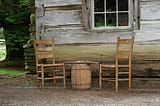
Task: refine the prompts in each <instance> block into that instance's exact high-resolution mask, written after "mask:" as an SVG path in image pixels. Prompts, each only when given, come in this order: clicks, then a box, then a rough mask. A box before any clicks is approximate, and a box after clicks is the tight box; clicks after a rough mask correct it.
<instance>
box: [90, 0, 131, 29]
mask: <svg viewBox="0 0 160 106" xmlns="http://www.w3.org/2000/svg"><path fill="white" fill-rule="evenodd" d="M91 4H92V24H91V26H92V29H130V28H131V21H132V19H131V6H130V0H92V2H91Z"/></svg>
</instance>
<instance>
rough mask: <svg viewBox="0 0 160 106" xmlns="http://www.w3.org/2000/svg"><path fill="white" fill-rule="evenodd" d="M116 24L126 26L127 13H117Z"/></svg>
mask: <svg viewBox="0 0 160 106" xmlns="http://www.w3.org/2000/svg"><path fill="white" fill-rule="evenodd" d="M118 26H128V13H119V14H118Z"/></svg>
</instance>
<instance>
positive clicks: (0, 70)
mask: <svg viewBox="0 0 160 106" xmlns="http://www.w3.org/2000/svg"><path fill="white" fill-rule="evenodd" d="M0 74H7V75H11V76H14V75H24V74H25V71H23V70H15V69H7V68H0Z"/></svg>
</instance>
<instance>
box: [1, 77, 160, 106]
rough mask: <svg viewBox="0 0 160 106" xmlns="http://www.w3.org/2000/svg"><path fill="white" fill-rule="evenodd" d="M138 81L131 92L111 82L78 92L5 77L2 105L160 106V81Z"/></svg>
mask: <svg viewBox="0 0 160 106" xmlns="http://www.w3.org/2000/svg"><path fill="white" fill-rule="evenodd" d="M136 81H137V80H136ZM136 81H134V80H133V86H132V91H131V92H128V91H127V90H126V88H124V86H123V85H122V86H120V88H121V89H120V90H119V92H118V93H115V91H114V89H113V87H114V86H112V84H110V83H109V84H108V86H107V85H106V86H105V87H104V89H103V90H102V91H100V90H99V89H98V86H97V84H95V85H92V88H91V89H90V90H76V89H72V88H71V86H70V85H69V83H68V85H67V88H66V89H64V88H63V87H46V88H45V89H44V90H42V89H39V88H37V86H36V85H35V82H34V80H33V79H32V78H30V77H28V78H27V80H26V78H25V77H23V76H22V77H21V76H19V77H18V78H17V77H15V78H10V79H6V78H1V79H0V106H160V84H159V83H160V82H159V80H158V81H155V82H156V83H155V82H153V81H152V82H149V83H148V82H147V81H146V82H144V81H141V82H143V83H137V82H138V81H137V82H136ZM68 82H69V80H68ZM151 83H152V84H151ZM138 84H141V85H140V86H138ZM156 84H157V85H156ZM158 84H159V85H158ZM151 85H152V86H151ZM154 85H155V86H154Z"/></svg>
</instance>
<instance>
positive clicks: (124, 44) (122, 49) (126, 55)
mask: <svg viewBox="0 0 160 106" xmlns="http://www.w3.org/2000/svg"><path fill="white" fill-rule="evenodd" d="M133 43H134V37H132V38H131V39H121V38H120V37H118V38H117V47H116V64H119V63H120V62H119V61H123V59H124V60H125V61H128V64H131V55H132V51H133Z"/></svg>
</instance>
